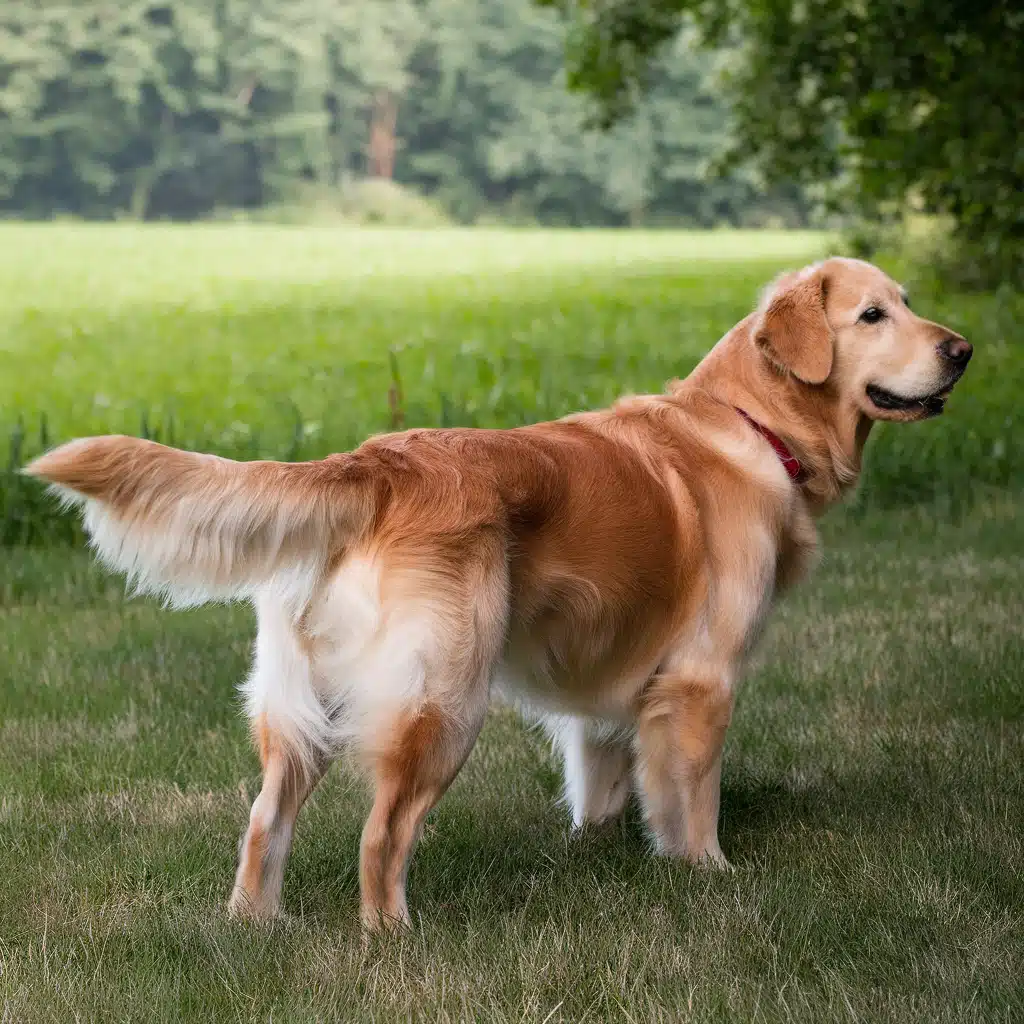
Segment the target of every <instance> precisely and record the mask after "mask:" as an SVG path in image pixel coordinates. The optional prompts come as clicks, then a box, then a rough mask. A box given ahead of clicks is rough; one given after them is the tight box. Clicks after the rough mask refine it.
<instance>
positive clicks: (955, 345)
mask: <svg viewBox="0 0 1024 1024" xmlns="http://www.w3.org/2000/svg"><path fill="white" fill-rule="evenodd" d="M872 308H877V309H880V310H882V311H883V314H884V315H883V316H882V317H881V318H880V319H878V320H875V318H874V313H873V312H871V310H872ZM865 310H868V312H867V313H865ZM969 356H970V346H968V345H967V344H966V342H964V341H963V339H962V338H959V336H957V335H955V334H953V333H952V332H950V331H949V330H947V329H946V328H944V327H940V326H938V325H936V324H933V323H930V322H928V321H926V320H922V319H921V318H919V317H917V316H915V315H914V314H913V313H911V312H910V310H909V308H907V306H906V304H905V297H904V296H903V295H902V293H901V291H900V289H899V288H898V286H896V285H895V284H894V283H893V282H892V281H891V280H889V278H887V277H886V276H885V275H884V274H883V273H882V272H881V271H879V270H877V269H876V268H874V267H872V266H870V265H869V264H865V263H861V262H858V261H853V260H840V259H833V260H828V261H825V262H824V263H821V264H817V265H815V266H812V267H808V268H806V269H804V270H802V271H800V272H797V273H794V274H790V275H787V276H785V277H783V278H781V279H780V280H779V281H778V282H776V284H775V285H774V286H772V287H771V288H770V289H769V290H768V291H767V292H766V294H765V297H764V300H763V301H762V303H761V305H760V307H759V308H758V310H757V311H755V312H754V313H753V314H751V315H750V316H749V317H747V318H746V319H744V320H743V321H742V322H741V323H739V324H738V325H737V326H736V327H734V328H733V329H732V330H731V331H730V332H729V333H728V334H727V335H726V336H725V337H724V338H723V339H722V340H721V341H720V342H719V343H718V344H717V345H716V346H715V348H714V349H713V350H712V352H711V353H710V354H709V355H708V356H707V357H706V358H705V359H704V360H703V362H701V364H700V365H699V366H698V367H697V368H696V370H694V372H693V373H692V374H691V375H690V376H689V377H688V378H687V379H686V380H684V381H676V382H673V384H672V385H671V386H670V388H669V390H668V391H667V393H665V394H662V395H648V396H641V397H634V398H627V399H624V400H622V401H620V402H619V403H617V404H616V405H615V406H613V407H612V408H611V409H607V410H604V411H602V412H591V413H581V414H578V415H575V416H570V417H568V418H566V419H564V420H560V421H558V422H554V423H543V424H538V425H535V426H530V427H523V428H518V429H514V430H409V431H406V432H404V433H399V434H390V435H384V436H380V437H375V438H372V439H371V440H369V441H367V442H366V443H365V444H363V445H362V446H361V447H360V448H358V449H357V450H356V451H354V452H351V453H347V454H341V455H334V456H331V457H330V458H328V459H325V460H323V461H321V462H312V463H299V464H294V465H285V464H279V463H272V462H259V463H235V462H231V461H229V460H225V459H219V458H215V457H213V456H209V455H200V454H194V453H187V452H181V451H176V450H174V449H170V448H165V447H163V446H161V445H158V444H155V443H153V442H150V441H142V440H137V439H134V438H128V437H99V438H88V439H85V440H80V441H74V442H72V443H70V444H67V445H65V446H63V447H61V448H58V449H56V450H55V451H52V452H50V453H49V454H47V455H44V456H43V457H42V458H41V459H39V460H38V461H36V462H35V463H34V464H33V465H32V466H31V467H29V470H28V471H29V472H30V473H32V474H35V475H36V476H39V477H42V478H43V479H45V480H47V481H50V482H51V483H52V484H54V485H55V486H56V487H57V488H58V489H59V490H60V491H61V492H62V493H63V494H64V496H65V497H66V499H67V500H68V501H70V502H74V503H80V504H82V505H83V506H84V516H85V522H86V526H87V529H88V531H89V533H90V535H91V537H92V542H93V544H94V546H95V547H96V549H97V550H98V552H99V554H100V556H101V557H102V558H104V559H105V560H106V561H107V562H108V563H109V564H111V565H112V566H113V567H115V568H116V569H118V570H121V571H124V572H126V573H128V574H129V575H130V576H131V577H132V578H133V580H134V582H135V584H136V586H137V587H139V588H141V589H143V590H150V591H157V592H160V593H163V594H165V595H166V596H167V597H168V598H169V599H170V600H171V601H172V602H177V603H179V604H182V603H184V604H188V603H196V602H201V601H206V600H213V599H226V598H246V599H250V600H252V601H253V602H254V603H255V605H256V608H257V612H258V618H259V634H258V638H257V643H256V654H255V659H254V667H253V671H252V674H251V675H250V677H249V679H248V680H247V681H246V683H245V684H244V686H243V693H244V695H245V699H246V703H247V710H248V712H249V715H250V717H251V721H252V723H253V735H254V738H255V740H256V743H257V746H258V749H259V752H260V757H261V760H262V763H263V769H264V784H263V789H262V791H261V793H260V795H259V797H258V798H257V800H256V801H255V803H254V804H253V808H252V814H251V817H250V823H249V828H248V830H247V832H246V835H245V837H244V839H243V843H242V847H241V856H240V863H239V868H238V875H237V878H236V883H235V889H234V893H233V895H232V897H231V908H232V909H233V910H234V911H235V912H238V913H246V914H253V915H266V914H273V913H276V912H277V911H278V909H279V902H280V891H281V882H282V878H283V871H284V865H285V860H286V858H287V854H288V849H289V847H290V844H291V835H292V829H293V826H294V823H295V819H296V816H297V814H298V812H299V810H300V808H301V806H302V804H303V802H304V800H305V799H306V797H307V796H308V795H309V793H310V792H311V790H312V789H313V788H314V786H315V785H316V783H317V781H318V780H319V778H320V777H321V775H322V774H323V772H324V771H325V770H326V768H327V767H328V766H329V764H330V762H331V760H332V759H333V757H334V756H335V755H336V754H337V752H338V751H339V749H340V748H341V747H342V746H343V745H348V746H351V747H353V748H354V749H355V751H356V752H357V754H358V756H359V757H360V758H361V759H362V761H363V763H364V764H365V765H366V768H367V771H368V773H369V775H370V777H371V779H372V781H373V785H374V790H375V801H374V804H373V809H372V811H371V812H370V816H369V819H368V820H367V822H366V827H365V829H364V832H363V839H362V844H361V850H360V886H361V892H362V917H363V921H364V922H365V924H366V925H367V926H368V927H375V926H377V925H380V924H382V923H396V922H407V921H408V920H409V917H408V910H407V907H406V899H405V877H406V872H407V869H408V864H409V859H410V857H411V855H412V851H413V847H414V845H415V843H416V840H417V838H418V836H419V833H420V830H421V828H422V825H423V820H424V818H425V816H426V814H427V813H428V811H429V810H430V808H431V807H432V806H433V805H434V804H435V803H436V802H437V800H439V799H440V797H441V795H442V794H443V793H444V791H445V789H446V788H447V786H448V785H449V783H450V782H451V780H452V779H453V778H454V776H455V775H456V773H457V772H458V771H459V768H460V767H461V765H462V763H463V761H464V760H465V758H466V757H467V756H468V754H469V752H470V750H471V748H472V746H473V744H474V742H475V740H476V737H477V734H478V732H479V729H480V727H481V724H482V722H483V719H484V715H485V712H486V709H487V706H488V702H489V698H490V695H491V692H492V690H500V691H502V692H504V693H506V694H509V695H510V696H511V697H512V698H514V699H515V700H517V701H519V702H521V703H523V704H525V705H526V706H527V707H528V708H530V709H532V710H533V711H534V712H535V713H537V714H539V715H540V717H541V718H542V720H543V721H544V722H545V724H546V725H547V726H548V728H549V729H550V731H551V733H552V735H553V736H554V738H555V740H556V743H557V744H558V746H559V748H560V751H561V754H562V757H563V761H564V766H565V773H566V798H567V801H568V802H569V804H570V807H571V810H572V815H573V821H574V824H576V825H581V824H583V823H584V822H585V821H591V820H601V819H603V818H605V817H610V816H613V815H615V814H618V813H619V812H620V811H621V810H622V807H623V806H624V804H625V802H626V799H627V797H628V794H629V792H630V789H631V786H635V788H636V790H637V792H638V795H639V797H640V799H641V801H642V803H643V807H644V811H645V814H646V817H647V820H648V822H649V825H650V829H651V834H652V837H653V839H654V842H655V844H656V846H657V848H658V849H659V850H660V851H662V852H664V853H666V854H670V855H676V856H681V857H685V858H688V859H689V860H691V861H693V862H709V863H713V864H718V865H724V864H725V859H724V857H723V855H722V851H721V849H720V847H719V843H718V834H717V828H718V824H717V823H718V802H719V778H720V772H721V756H722V745H723V742H724V737H725V733H726V729H727V727H728V724H729V719H730V716H731V713H732V706H733V697H734V693H735V687H736V684H737V680H738V678H739V675H740V672H741V670H742V667H743V662H744V658H745V656H746V654H747V652H748V651H749V649H750V647H751V645H752V644H753V642H754V641H755V639H756V637H757V634H758V631H759V628H760V626H761V624H762V622H763V620H764V617H765V615H766V614H767V612H768V610H769V608H770V605H771V603H772V599H773V597H774V595H775V594H776V593H777V592H778V590H779V589H780V588H781V587H783V586H786V585H788V584H790V583H792V582H794V581H796V580H797V579H799V578H800V577H801V576H802V575H803V574H804V573H805V572H806V570H807V568H808V567H809V565H810V564H811V562H812V560H813V557H814V554H815V548H816V543H817V538H816V531H815V527H814V522H813V520H814V517H815V516H816V515H817V514H818V513H820V512H821V511H822V510H823V509H824V508H825V507H826V506H827V505H828V504H829V503H830V502H832V501H834V500H836V499H837V498H839V497H840V496H841V495H842V493H843V492H844V491H846V490H847V489H848V488H849V487H850V486H851V485H852V484H853V483H854V482H855V480H856V478H857V474H858V471H859V469H860V462H861V453H862V450H863V447H864V443H865V441H866V439H867V436H868V432H869V430H870V427H871V424H872V422H873V421H874V420H876V419H898V420H913V419H920V418H923V417H925V416H927V415H931V414H935V413H937V412H939V411H941V407H942V402H943V400H944V398H945V396H946V394H947V393H948V391H949V390H950V388H951V387H952V385H953V384H954V383H955V381H956V380H957V378H958V377H959V376H960V374H961V373H962V372H963V368H964V366H965V365H966V362H967V359H968V358H969ZM872 396H874V397H872ZM737 409H742V410H744V411H745V412H746V413H747V414H748V415H749V416H750V417H751V418H752V419H753V420H754V421H756V422H757V423H758V424H760V425H762V426H763V427H765V428H767V429H769V430H771V431H773V432H774V433H775V434H776V435H778V436H779V437H781V438H782V439H783V440H784V442H785V444H786V445H787V446H788V447H789V449H790V450H791V451H792V452H793V453H794V454H795V455H796V456H797V458H798V459H799V460H800V462H801V464H802V466H803V468H804V473H805V479H803V480H802V482H801V483H797V482H795V481H794V480H793V479H791V478H790V476H789V475H788V474H787V473H786V471H785V469H784V468H783V465H782V463H781V461H780V460H779V458H778V457H777V456H776V453H775V452H774V451H773V448H772V446H771V445H770V444H769V443H768V441H767V440H766V438H765V437H764V436H763V435H762V434H761V433H759V432H758V431H757V430H756V429H755V428H754V427H753V426H752V425H751V424H750V423H749V422H747V421H746V420H745V419H744V418H743V417H742V416H741V415H740V414H739V413H738V412H737Z"/></svg>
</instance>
